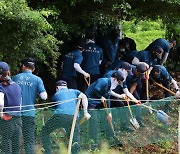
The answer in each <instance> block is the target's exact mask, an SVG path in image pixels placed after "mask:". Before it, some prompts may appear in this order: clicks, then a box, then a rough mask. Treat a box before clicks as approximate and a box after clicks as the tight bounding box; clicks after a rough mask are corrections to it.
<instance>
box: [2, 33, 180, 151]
mask: <svg viewBox="0 0 180 154" xmlns="http://www.w3.org/2000/svg"><path fill="white" fill-rule="evenodd" d="M118 34H119V32H118V31H117V29H113V30H112V31H111V33H110V35H109V36H108V37H107V38H105V39H104V40H102V43H100V44H99V46H100V45H101V47H99V46H98V45H97V44H96V42H95V38H94V37H93V35H87V37H86V41H84V40H82V39H77V40H76V41H75V42H74V44H75V46H74V50H73V51H72V52H69V53H67V54H66V55H65V56H64V59H63V64H62V73H61V77H60V80H59V81H57V82H56V93H55V94H54V95H53V97H52V101H53V102H57V105H56V106H55V111H54V115H53V116H52V117H51V118H50V119H49V120H48V121H47V122H46V124H45V125H44V126H43V128H42V143H43V147H44V149H45V153H47V154H50V153H52V143H51V139H50V133H51V132H53V131H54V130H55V129H57V128H59V127H64V128H65V130H66V135H67V137H68V138H69V136H70V130H71V125H72V120H73V116H74V112H75V108H76V103H77V100H78V98H79V99H81V100H82V106H83V110H84V116H85V118H86V119H89V118H90V117H91V115H92V117H91V118H90V123H92V126H94V127H91V129H93V130H92V131H93V132H94V133H93V135H94V136H95V137H93V139H95V144H98V140H97V137H96V136H97V134H96V133H97V131H96V130H97V114H91V115H90V114H89V113H88V109H92V110H93V109H100V108H104V107H108V108H111V107H121V106H125V105H127V104H126V101H127V100H130V101H132V102H133V103H136V104H141V103H143V101H141V100H144V101H146V100H147V99H149V98H148V95H147V93H146V87H147V84H146V83H147V81H150V82H148V84H149V83H151V82H154V80H155V81H157V82H159V83H162V84H163V85H164V86H165V87H166V88H168V89H170V83H171V82H172V83H173V85H174V88H175V90H176V95H177V96H178V97H179V95H180V91H179V87H178V85H177V82H176V81H175V80H174V79H173V78H172V77H171V75H170V74H169V73H168V71H167V69H166V68H165V67H164V66H163V64H164V63H165V62H166V59H167V57H168V54H169V51H170V49H171V48H173V47H174V46H175V41H170V42H168V41H166V40H165V39H162V38H160V39H157V40H155V41H154V42H152V43H151V44H150V45H149V46H148V47H147V48H146V49H145V50H143V51H137V50H136V44H135V41H134V40H133V39H131V38H124V39H119V35H118ZM85 42H86V43H85ZM34 70H35V61H34V60H33V59H32V58H27V59H24V60H23V62H22V73H20V74H18V75H15V76H14V77H13V78H12V79H11V78H10V69H9V66H8V64H7V63H6V62H0V80H1V83H0V109H1V119H0V122H1V125H0V130H1V135H2V145H3V146H2V151H3V152H4V153H8V154H9V153H17V154H18V153H20V145H21V134H22V135H23V141H24V148H25V152H26V154H33V153H35V151H34V150H35V148H34V145H35V136H34V134H35V103H36V97H37V95H39V97H40V98H41V99H42V100H46V99H47V92H46V90H45V87H44V84H43V81H42V79H41V78H40V77H38V76H36V75H34V74H33V71H34ZM88 78H89V79H90V83H89V84H88V86H87V85H86V81H88V80H87V79H88ZM148 87H149V86H148ZM165 96H166V97H168V96H170V94H169V92H168V91H166V92H165ZM92 98H94V99H92ZM111 98H113V99H114V98H115V99H119V101H115V102H113V101H110V99H111ZM68 100H70V101H68ZM63 101H68V102H66V103H58V102H63ZM168 107H169V106H168V105H167V109H169V108H168ZM92 110H91V111H92ZM91 111H90V112H91ZM137 117H138V119H137V120H138V122H139V124H140V126H142V127H144V126H145V125H144V123H143V121H142V117H141V113H140V111H139V113H138V115H137ZM107 119H108V121H109V123H112V114H111V112H109V113H108V114H107ZM91 129H90V131H91ZM128 129H131V128H128V127H127V128H125V130H128ZM79 132H80V130H79V125H78V123H77V124H76V127H75V134H74V137H73V143H75V144H73V146H72V153H77V152H78V151H80V136H79Z"/></svg>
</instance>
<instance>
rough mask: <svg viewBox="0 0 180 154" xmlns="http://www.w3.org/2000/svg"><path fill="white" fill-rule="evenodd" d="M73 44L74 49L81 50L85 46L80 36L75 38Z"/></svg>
mask: <svg viewBox="0 0 180 154" xmlns="http://www.w3.org/2000/svg"><path fill="white" fill-rule="evenodd" d="M74 46H75V49H77V50H80V51H81V52H83V51H84V48H85V41H84V40H83V39H82V38H76V39H75V42H74Z"/></svg>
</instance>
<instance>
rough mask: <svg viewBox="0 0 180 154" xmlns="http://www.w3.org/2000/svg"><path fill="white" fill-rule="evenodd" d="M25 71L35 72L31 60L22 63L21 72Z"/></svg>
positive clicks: (33, 63) (33, 62)
mask: <svg viewBox="0 0 180 154" xmlns="http://www.w3.org/2000/svg"><path fill="white" fill-rule="evenodd" d="M25 70H30V71H32V72H33V71H34V70H35V61H34V59H32V58H26V59H24V60H23V61H22V71H25Z"/></svg>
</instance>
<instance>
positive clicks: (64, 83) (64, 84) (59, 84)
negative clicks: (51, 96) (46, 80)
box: [56, 80, 67, 86]
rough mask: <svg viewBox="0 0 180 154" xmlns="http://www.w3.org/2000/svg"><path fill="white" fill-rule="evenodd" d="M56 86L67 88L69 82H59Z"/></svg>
mask: <svg viewBox="0 0 180 154" xmlns="http://www.w3.org/2000/svg"><path fill="white" fill-rule="evenodd" d="M56 86H67V82H66V81H64V80H59V81H57V82H56Z"/></svg>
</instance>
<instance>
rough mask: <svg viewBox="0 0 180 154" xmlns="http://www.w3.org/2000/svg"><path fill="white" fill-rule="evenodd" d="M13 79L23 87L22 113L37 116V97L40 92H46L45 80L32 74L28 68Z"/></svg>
mask: <svg viewBox="0 0 180 154" xmlns="http://www.w3.org/2000/svg"><path fill="white" fill-rule="evenodd" d="M13 80H14V81H15V82H16V83H17V84H18V85H19V86H20V87H21V89H22V105H23V106H25V107H22V110H23V112H22V115H23V116H33V117H34V116H35V107H34V104H35V103H36V97H37V95H38V94H40V93H42V92H45V91H46V90H45V88H44V84H43V81H42V79H41V78H40V77H38V76H36V75H34V74H32V72H31V71H29V70H26V71H24V72H23V73H20V74H18V75H16V76H14V77H13Z"/></svg>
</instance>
